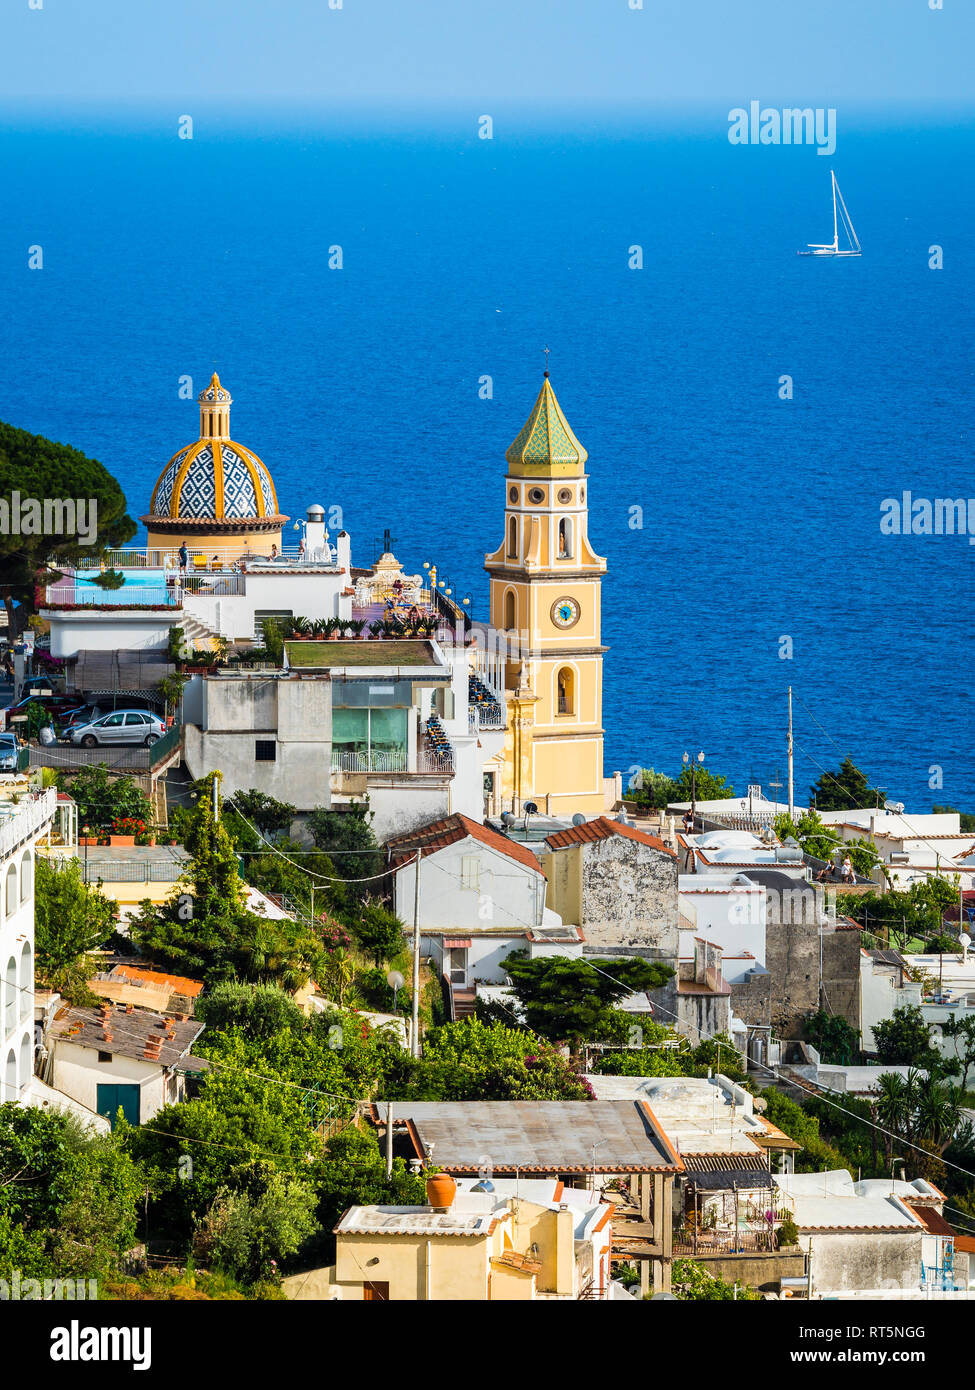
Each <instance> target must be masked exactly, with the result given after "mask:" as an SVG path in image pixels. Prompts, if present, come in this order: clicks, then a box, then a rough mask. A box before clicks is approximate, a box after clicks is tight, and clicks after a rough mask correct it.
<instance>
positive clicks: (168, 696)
mask: <svg viewBox="0 0 975 1390" xmlns="http://www.w3.org/2000/svg"><path fill="white" fill-rule="evenodd" d="M186 681H187V677H186V676H185V675H182V674H181V673H180V672H179V671H176V672H174V673H173V674H172V675H171V676H165V677H164V678H163V679H162V680H161V681H160V682H159V686H158V690H159V696H160V699H162V700H163V701H164V703H165V706H166V728H167V729H171V728H172V726H173V719H174V718H175V715H176V707H177V706H178V704H179V702H180V698H181V696H182V694H183V687H184V686H185V684H186Z"/></svg>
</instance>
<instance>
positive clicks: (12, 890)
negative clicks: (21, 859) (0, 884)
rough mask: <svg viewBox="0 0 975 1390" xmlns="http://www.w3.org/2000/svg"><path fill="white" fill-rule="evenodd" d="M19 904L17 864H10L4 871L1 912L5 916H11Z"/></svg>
mask: <svg viewBox="0 0 975 1390" xmlns="http://www.w3.org/2000/svg"><path fill="white" fill-rule="evenodd" d="M19 906H20V899H19V897H18V896H17V866H16V864H11V865H10V868H9V869H8V870H7V873H6V880H5V884H4V894H3V912H4V916H5V917H12V916H13V915H14V913H15V912H16V911H17V909H18V907H19Z"/></svg>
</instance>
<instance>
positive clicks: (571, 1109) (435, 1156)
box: [371, 1100, 683, 1173]
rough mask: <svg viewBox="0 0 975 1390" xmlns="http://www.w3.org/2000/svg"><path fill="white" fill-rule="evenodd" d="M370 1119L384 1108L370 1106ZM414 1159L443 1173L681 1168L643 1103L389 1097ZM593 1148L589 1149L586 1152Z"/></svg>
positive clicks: (381, 1118)
mask: <svg viewBox="0 0 975 1390" xmlns="http://www.w3.org/2000/svg"><path fill="white" fill-rule="evenodd" d="M371 1114H372V1118H373V1120H374V1122H375V1123H377V1124H379V1123H382V1122H383V1121H384V1119H385V1114H386V1106H385V1104H383V1103H374V1104H373V1105H372V1107H371ZM393 1119H394V1124H395V1123H399V1124H401V1125H403V1126H405V1128H406V1130H407V1131H408V1133H409V1135H410V1138H411V1139H412V1141H413V1146H414V1148H415V1150H416V1153H417V1157H419V1158H423V1159H427V1158H429V1160H430V1162H431V1163H433V1164H434V1165H435V1166H436V1167H437V1168H442V1169H444V1170H445V1171H446V1172H448V1173H480V1172H481V1171H483V1170H484V1169H486V1168H487V1169H490V1171H491V1172H492V1173H514V1172H515V1171H516V1170H518V1171H519V1172H524V1173H532V1172H534V1173H591V1172H593V1171H594V1170H595V1171H596V1172H597V1173H641V1172H642V1173H648V1172H660V1173H668V1172H669V1173H675V1172H678V1171H681V1170H682V1169H683V1164H682V1163H681V1160H680V1156H679V1155H678V1154H677V1152H676V1151H675V1150H674V1148H673V1146H672V1145H671V1143H670V1141H669V1140H668V1138H667V1135H666V1133H665V1132H664V1130H663V1128H662V1127H661V1126H660V1125H658V1124H657V1122H656V1119H655V1117H654V1115H653V1112H652V1110H651V1109H650V1107H649V1106H648V1105H646V1104H645V1103H644V1102H643V1101H633V1102H631V1103H630V1104H626V1103H625V1102H624V1103H623V1104H618V1103H617V1102H614V1101H598V1100H595V1101H584V1100H581V1101H575V1100H571V1101H544V1100H543V1101H396V1102H394V1105H393ZM594 1146H595V1149H594Z"/></svg>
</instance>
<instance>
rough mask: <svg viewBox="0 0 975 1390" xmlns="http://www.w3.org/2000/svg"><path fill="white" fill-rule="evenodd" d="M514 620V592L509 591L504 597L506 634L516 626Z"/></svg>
mask: <svg viewBox="0 0 975 1390" xmlns="http://www.w3.org/2000/svg"><path fill="white" fill-rule="evenodd" d="M516 619H517V614H516V612H515V595H514V590H513V589H509V590H508V592H507V593H506V594H505V596H504V626H505V630H506V631H507V632H511V630H512V629H513V628H514V627H515V626H516Z"/></svg>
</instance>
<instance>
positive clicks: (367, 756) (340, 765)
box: [331, 749, 454, 777]
mask: <svg viewBox="0 0 975 1390" xmlns="http://www.w3.org/2000/svg"><path fill="white" fill-rule="evenodd" d="M331 768H332V771H333V772H386V773H389V772H393V773H402V774H404V775H405V776H410V775H413V774H414V773H416V774H421V775H425V776H430V775H435V776H446V777H452V776H453V773H454V760H453V758H451V757H447V756H445V755H443V754H438V753H428V752H426V751H425V750H424V749H421V750H420V751H418V753H417V755H416V768H415V769H413V768H410V767H409V766H408V764H407V758H406V750H405V749H403V750H401V751H400V750H398V751H396V752H394V753H380V752H376V751H373V752H370V753H341V752H338V751H336V750H334V749H333V751H332V763H331Z"/></svg>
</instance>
